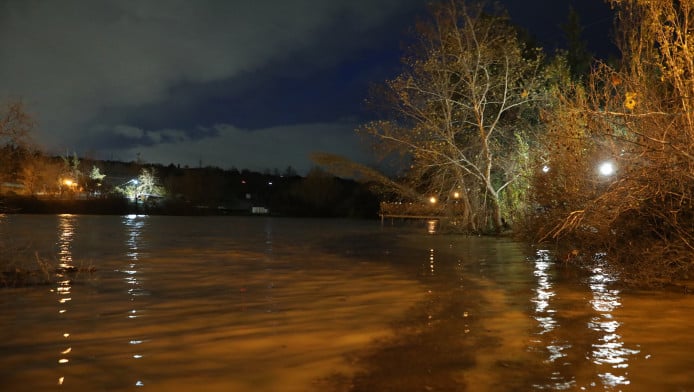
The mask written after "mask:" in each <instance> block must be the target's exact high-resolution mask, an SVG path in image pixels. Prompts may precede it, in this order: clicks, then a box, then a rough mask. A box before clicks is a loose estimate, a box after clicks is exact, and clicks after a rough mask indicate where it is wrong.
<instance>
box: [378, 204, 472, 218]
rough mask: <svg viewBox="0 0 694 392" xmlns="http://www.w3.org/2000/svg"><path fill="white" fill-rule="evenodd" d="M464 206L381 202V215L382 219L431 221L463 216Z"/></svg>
mask: <svg viewBox="0 0 694 392" xmlns="http://www.w3.org/2000/svg"><path fill="white" fill-rule="evenodd" d="M463 212H464V209H463V205H462V204H460V203H455V202H451V203H428V204H427V203H400V202H381V208H380V211H379V215H380V216H381V218H410V219H431V218H450V217H454V216H456V215H462V214H463Z"/></svg>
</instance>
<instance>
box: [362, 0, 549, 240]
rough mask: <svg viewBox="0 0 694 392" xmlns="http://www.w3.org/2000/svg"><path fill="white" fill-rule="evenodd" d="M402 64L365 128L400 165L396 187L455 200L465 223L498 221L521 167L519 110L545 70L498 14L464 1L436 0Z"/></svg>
mask: <svg viewBox="0 0 694 392" xmlns="http://www.w3.org/2000/svg"><path fill="white" fill-rule="evenodd" d="M431 10H432V18H431V19H430V20H429V21H427V22H424V23H421V24H419V25H418V28H417V32H418V37H419V41H418V43H417V45H416V46H415V47H414V48H413V51H412V54H411V55H410V56H408V57H406V58H405V59H404V61H403V62H404V66H405V70H404V71H403V72H402V73H401V74H400V75H399V76H398V77H397V78H395V79H394V80H391V81H389V82H388V83H387V85H386V86H385V95H386V98H387V100H388V101H387V104H388V106H389V108H390V109H391V116H390V117H389V118H388V119H386V120H381V121H374V122H371V123H368V124H366V125H364V126H363V127H362V128H361V132H363V133H364V134H366V135H368V136H370V137H372V138H373V139H372V140H373V144H374V146H375V147H376V149H377V150H378V151H379V152H380V153H381V154H383V156H388V157H393V156H396V155H398V156H401V157H403V158H404V161H405V162H406V163H407V169H406V170H405V172H404V174H403V179H404V181H403V182H402V183H401V184H402V185H401V186H402V187H407V188H409V189H411V190H412V191H410V192H408V193H410V194H412V193H415V194H418V195H419V197H420V199H421V200H424V199H428V198H429V197H431V196H435V197H437V198H439V199H440V200H442V201H445V200H448V199H452V198H453V197H454V196H453V195H456V196H457V199H458V201H459V202H460V203H462V204H463V205H464V206H465V208H464V209H463V213H462V216H460V217H459V219H460V220H462V221H463V223H464V225H465V226H466V227H467V229H468V230H472V231H478V230H484V228H485V227H484V226H486V225H488V224H489V223H491V224H490V226H492V227H493V228H494V229H495V230H497V231H499V230H501V228H502V225H503V221H502V196H503V192H504V191H505V190H507V188H508V187H509V186H510V185H512V184H513V183H514V181H516V180H517V179H518V177H519V176H520V175H521V174H522V171H523V167H521V166H522V165H520V164H519V163H520V162H521V161H522V160H520V159H519V157H520V155H519V154H521V152H522V150H523V148H522V147H523V144H524V143H527V142H526V139H527V137H528V135H529V134H530V133H531V131H532V125H531V123H530V121H529V120H528V119H529V117H530V116H527V113H526V112H525V111H526V110H530V109H532V107H533V103H534V102H535V101H536V100H537V99H538V97H539V88H540V87H541V86H542V83H543V80H544V79H543V78H544V75H543V74H542V72H541V64H542V60H543V59H542V55H541V52H540V51H539V50H535V49H529V48H526V47H525V45H524V44H523V43H522V42H521V41H520V40H519V38H518V35H517V32H516V30H514V28H513V27H512V26H511V25H510V23H509V21H508V19H507V18H506V17H505V16H503V15H502V14H501V13H497V14H496V15H489V14H486V13H485V12H484V7H483V6H482V5H474V6H469V5H467V4H466V3H465V2H464V1H463V0H450V1H445V2H441V3H434V5H433V6H432V9H431Z"/></svg>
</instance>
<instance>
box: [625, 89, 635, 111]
mask: <svg viewBox="0 0 694 392" xmlns="http://www.w3.org/2000/svg"><path fill="white" fill-rule="evenodd" d="M625 95H626V97H625V99H624V107H625V108H627V109H628V110H633V109H634V108H635V107H636V93H632V92H627V93H626V94H625Z"/></svg>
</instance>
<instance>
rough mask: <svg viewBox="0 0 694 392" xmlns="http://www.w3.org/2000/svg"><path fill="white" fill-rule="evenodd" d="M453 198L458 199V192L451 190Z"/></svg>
mask: <svg viewBox="0 0 694 392" xmlns="http://www.w3.org/2000/svg"><path fill="white" fill-rule="evenodd" d="M453 198H454V199H460V192H457V191H456V192H453Z"/></svg>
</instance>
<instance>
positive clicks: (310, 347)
mask: <svg viewBox="0 0 694 392" xmlns="http://www.w3.org/2000/svg"><path fill="white" fill-rule="evenodd" d="M427 231H428V230H427V227H426V224H425V223H422V224H411V225H406V226H404V225H399V226H398V225H396V226H392V225H390V224H386V225H384V226H381V224H380V223H379V222H373V221H342V220H298V219H277V218H262V217H248V218H241V217H164V216H78V215H59V216H32V215H4V216H0V235H1V236H2V237H1V238H2V243H3V244H4V245H3V246H4V249H5V250H4V252H5V253H11V255H12V257H14V258H17V259H22V258H25V259H26V260H25V261H24V262H25V263H27V265H32V263H35V261H34V260H33V258H34V257H35V256H34V254H35V253H36V254H38V255H39V257H41V258H43V259H48V260H52V261H53V262H54V263H55V264H57V265H60V266H62V267H64V268H68V269H69V268H71V267H76V268H81V269H86V270H88V269H93V272H91V273H89V272H79V273H76V274H74V273H71V274H65V275H64V276H58V278H57V279H56V280H55V282H54V283H51V284H49V285H39V286H33V287H15V288H13V287H9V288H2V289H0V358H2V362H0V364H1V365H2V366H0V390H1V391H53V390H55V391H121V390H149V391H193V390H195V391H197V390H200V391H533V390H535V391H544V390H550V391H554V390H571V391H573V390H576V391H583V390H588V391H592V390H600V391H604V390H607V391H654V390H657V391H694V373H692V369H694V355H692V354H691V347H692V346H694V334H693V333H692V331H693V330H694V328H693V327H694V296H692V295H687V294H684V293H681V292H674V291H659V290H650V291H644V290H640V291H639V290H634V289H625V288H623V287H621V286H619V285H618V281H617V280H616V277H614V276H610V275H609V274H607V273H606V272H605V271H604V270H603V269H601V268H599V267H595V268H594V269H593V270H591V271H580V270H576V269H573V268H569V267H566V266H562V265H556V264H555V263H553V262H552V257H551V254H550V253H549V251H548V250H544V249H534V248H531V247H529V246H525V245H523V244H519V243H516V242H513V241H510V240H508V239H492V238H480V237H466V236H456V235H444V234H437V233H434V234H430V233H428V232H427Z"/></svg>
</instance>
